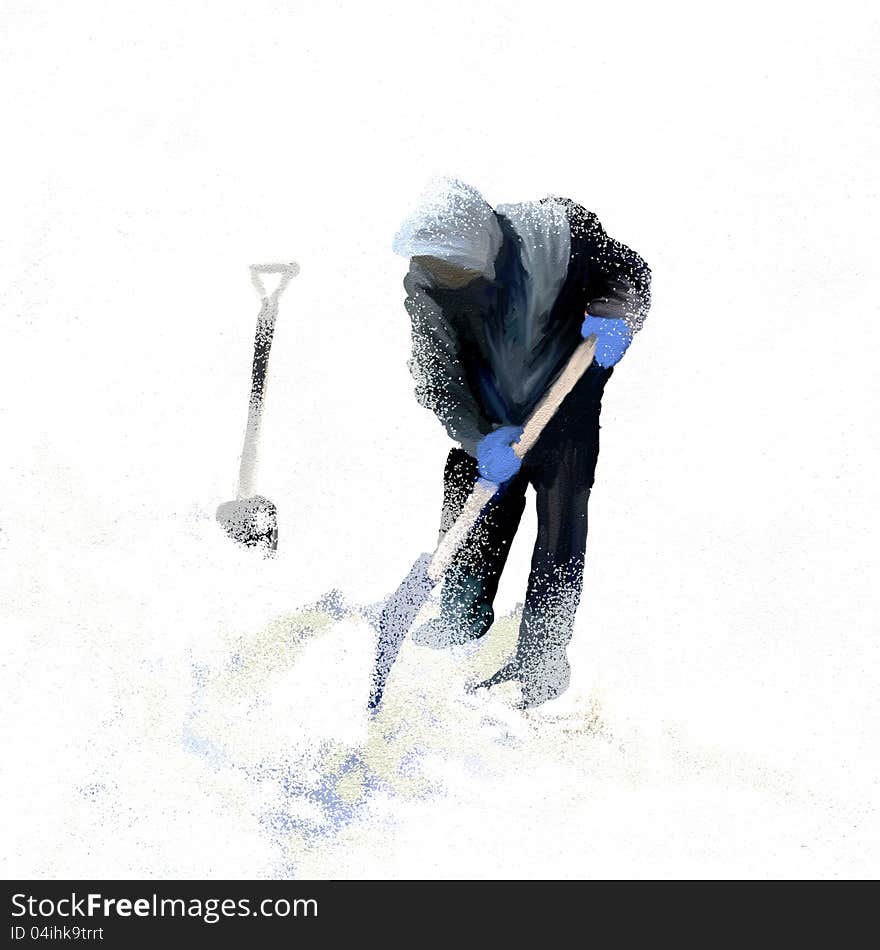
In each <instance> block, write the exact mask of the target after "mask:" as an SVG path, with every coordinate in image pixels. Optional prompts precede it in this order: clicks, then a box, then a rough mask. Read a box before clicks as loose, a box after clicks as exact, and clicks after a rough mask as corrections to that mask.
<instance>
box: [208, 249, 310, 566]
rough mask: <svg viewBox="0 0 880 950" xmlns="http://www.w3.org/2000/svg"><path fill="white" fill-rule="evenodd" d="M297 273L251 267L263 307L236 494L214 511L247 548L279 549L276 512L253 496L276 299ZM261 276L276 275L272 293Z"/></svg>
mask: <svg viewBox="0 0 880 950" xmlns="http://www.w3.org/2000/svg"><path fill="white" fill-rule="evenodd" d="M298 273H299V265H297V264H294V263H293V262H292V261H291V262H290V263H287V264H253V265H252V266H251V283H253V285H254V289H255V290H256V291H257V293H258V294H259V295H260V298H261V299H262V301H263V305H262V307H261V308H260V314H259V316H258V317H257V333H256V337H255V339H254V364H253V369H252V371H251V397H250V403H249V405H248V418H247V426H246V428H245V431H244V446H243V448H242V450H241V468H240V469H239V473H238V491H237V492H236V495H235V498H234V499H233V500H232V501H227V502H224V503H223V504H222V505H220V507H219V508H218V509H217V521H219V522H220V524H221V525H222V526H223V528H224V530H225V531H226V533H227V534H228V535H229V536H230V537H231V538H232V539H233V540H234V541H238V542H239V543H240V544H244V545H247V546H248V547H256V546H261V547H262V548H264V549H265V550H267V551H275V550H276V549H277V548H278V511H277V509H276V508H275V505H273V504H272V502H271V501H269V499H268V498H265V497H263V495H257V494H255V493H254V482H255V481H256V475H257V449H258V447H259V441H260V422H261V419H262V414H263V399H264V396H265V392H266V372H267V370H268V368H269V350H270V348H271V346H272V335H273V333H274V331H275V318H276V317H277V316H278V298H279V297H280V296H281V294H282V293H283V291H284V288H285V287H287V285H288V284H289V283H290V281H291V279H292V278H293V277H296V275H297V274H298ZM264 274H278V275H279V278H280V279H279V281H278V286H277V287H276V288H275V290H274V291H272V293H271V294H267V293H266V288H265V286H264V284H263V275H264Z"/></svg>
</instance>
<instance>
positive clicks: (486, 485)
mask: <svg viewBox="0 0 880 950" xmlns="http://www.w3.org/2000/svg"><path fill="white" fill-rule="evenodd" d="M595 353H596V337H595V335H593V336H589V337H587V338H586V339H585V340H583V341H582V342H581V343H579V344H578V348H577V349H576V350H575V351H574V353H572V354H571V356H570V357H569V360H568V362H567V363H566V364H565V367H564V368H563V370H562V372H561V373H560V374H559V376H557V377H556V379H555V381H554V382H553V384H552V385H551V386H550V388H549V389H548V390H547V392H546V393H544V396H543V397H542V399H541V401H540V402H539V403H538V405H537V406H535V408H534V409H533V410H532V412H531V415H530V416H529V418H528V419H526V422H525V425H524V426H523V433H522V435H521V436H520V437H519V441H517V442H514V443H513V452H514V454H515V455H516V456H517V458H523V457H524V456H525V454H526V453H527V452H528V451H529V450H530V449H531V448H532V447H533V446H534V444H535V443H536V442H537V441H538V439H539V438H540V436H541V433H542V432H543V431H544V427H545V426H546V425H547V423H548V422H549V421H550V420H551V419H552V418H553V416H554V414H555V413H556V410H557V409H558V408H559V407H560V406H561V405H562V401H563V399H565V397H566V396H567V395H568V394H569V393H570V392H571V391H572V389H574V387H575V385H576V384H577V381H578V380H579V379H580V378H581V376H583V375H584V373H585V372H586V371H587V367H588V366H589V365H590V364H591V363H592V362H593V356H594V355H595ZM497 491H498V485H496V484H495V482H490V481H488V480H487V479H485V478H481V479H479V480H478V481H477V484H476V485H474V487H473V489H472V491H471V493H470V495H469V496H468V500H467V501H466V502H465V505H464V508H462V510H461V514H460V515H459V516H458V518H456V520H455V524H453V525H452V527H451V528H450V529H449V530H448V531H447V532H446V534H444V535H443V538H442V540H441V541H440V543H439V544H438V545H437V550H436V551H435V552H434V556H433V557H432V558H431V563H430V564H429V565H428V577H429V578H430V579H431V580H432V581H434V582H435V583H436V582H438V581H439V580H440V578H441V577H442V576H443V574H444V573H445V572H446V568H447V567H449V565H450V563H451V562H452V559H453V558H454V557H455V554H456V552H457V551H458V549H459V548H460V547H461V545H462V544H464V541H465V538H467V536H468V534H470V531H471V528H473V526H474V525H475V524H476V523H477V521H478V520H479V517H480V515H481V514H482V511H483V509H484V508H485V507H486V505H487V504H488V503H489V502H490V501H491V500H492V497H493V496H494V494H495V492H497Z"/></svg>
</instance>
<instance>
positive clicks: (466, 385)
mask: <svg viewBox="0 0 880 950" xmlns="http://www.w3.org/2000/svg"><path fill="white" fill-rule="evenodd" d="M394 250H395V252H396V253H398V254H401V255H403V256H405V257H408V258H409V259H410V268H409V273H408V274H407V276H406V279H405V281H404V287H405V288H406V291H407V299H406V309H407V311H408V312H409V315H410V317H411V320H412V335H413V356H412V359H411V361H410V364H409V365H410V369H411V371H412V374H413V376H414V378H415V380H416V396H417V398H418V400H419V402H420V403H421V404H422V405H423V406H426V407H427V408H429V409H431V410H432V411H433V412H434V413H436V415H437V416H438V418H439V419H440V421H441V422H442V423H443V424H444V426H445V427H446V430H447V431H448V432H449V434H450V436H451V437H452V438H453V439H454V440H455V441H456V442H458V444H459V446H460V448H453V449H452V450H451V451H450V453H449V457H448V460H447V463H446V469H445V472H444V504H443V513H442V519H441V529H440V530H441V537H442V536H443V534H444V532H445V531H446V530H448V529H449V528H450V526H451V525H452V524H453V522H454V521H455V520H456V518H457V517H458V515H459V514H460V512H461V510H462V508H463V506H464V505H465V501H466V499H467V497H468V494H469V492H470V491H471V489H472V488H473V487H474V485H475V484H476V483H477V482H478V480H479V479H480V478H482V479H486V480H488V481H489V482H493V483H496V484H498V485H501V486H502V490H501V491H499V492H498V493H497V494H496V495H495V497H494V498H493V499H492V500H491V502H490V503H489V504H488V505H487V506H486V508H485V510H484V513H483V515H482V517H481V519H480V521H479V523H478V524H477V525H476V527H475V528H474V529H473V530H472V531H471V532H470V534H469V536H468V540H467V543H466V544H465V545H464V546H463V547H462V548H461V549H460V550H459V551H458V552H457V554H456V555H455V558H454V559H453V561H452V563H451V565H450V566H449V567H448V568H447V570H446V573H445V580H444V585H443V590H442V594H441V601H440V616H439V617H438V618H437V619H436V620H432V621H430V622H429V623H426V624H424V625H423V626H421V627H420V628H418V629H417V630H416V631H415V633H414V635H413V636H414V639H415V640H416V641H417V642H419V643H421V644H423V645H427V646H433V647H446V646H451V645H454V644H460V643H465V642H467V641H469V640H474V639H477V638H479V637H482V636H483V635H484V634H485V633H486V632H487V630H488V629H489V627H490V626H491V625H492V622H493V619H494V612H493V608H492V603H493V600H494V598H495V594H496V591H497V589H498V582H499V579H500V575H501V571H502V570H503V568H504V563H505V561H506V559H507V555H508V552H509V550H510V546H511V543H512V541H513V537H514V534H515V533H516V529H517V527H518V525H519V521H520V518H521V516H522V513H523V509H524V507H525V492H526V488H527V487H528V485H529V484H531V485H533V486H534V488H535V492H536V496H537V511H538V537H537V541H536V543H535V549H534V554H533V556H532V566H531V574H530V576H529V583H528V590H527V593H526V599H525V607H524V610H523V616H522V622H521V625H520V631H519V641H518V645H517V649H516V652H515V654H514V656H513V657H512V658H511V659H510V661H509V662H508V663H506V664H505V665H503V666H502V668H501V669H500V670H498V672H496V673H495V674H494V675H493V676H491V677H490V678H489V679H487V680H485V681H484V682H483V683H480V684H479V686H485V687H490V686H494V685H496V684H498V683H502V682H505V681H509V680H515V681H517V682H518V683H519V684H520V687H521V689H522V702H523V705H524V706H536V705H538V704H540V703H543V702H545V701H547V700H549V699H553V698H555V697H556V696H558V695H560V694H561V693H562V692H563V691H564V690H565V689H566V688H567V686H568V683H569V675H570V669H569V664H568V659H567V656H566V646H567V644H568V642H569V640H570V639H571V635H572V631H573V625H574V618H575V612H576V610H577V606H578V602H579V599H580V592H581V586H582V581H583V569H584V552H585V549H586V541H587V502H588V500H589V496H590V489H591V487H592V484H593V476H594V472H595V468H596V461H597V457H598V453H599V413H600V408H601V399H602V391H603V389H604V387H605V383H606V382H607V380H608V378H609V377H610V376H611V373H612V371H613V367H614V365H615V364H616V363H617V362H618V361H619V360H620V358H621V357H622V356H623V354H624V353H625V352H626V349H627V347H628V346H629V344H630V342H631V340H632V337H633V335H634V334H635V332H636V331H637V330H639V329H640V328H641V326H642V324H643V322H644V320H645V316H646V314H647V311H648V308H649V306H650V270H649V268H648V266H647V265H646V264H645V262H644V261H643V260H642V259H641V258H640V257H639V256H638V255H637V254H636V253H634V252H633V251H631V250H630V249H629V248H627V247H625V246H624V245H622V244H620V243H618V242H617V241H614V240H613V239H611V238H609V237H608V235H607V234H606V233H605V231H604V230H603V228H602V226H601V224H600V223H599V221H598V219H597V218H596V216H595V215H594V214H592V213H590V212H588V211H586V210H585V209H584V208H582V207H581V206H580V205H577V204H575V203H574V202H573V201H570V200H568V199H561V198H546V199H544V200H543V201H531V202H525V203H522V204H513V205H501V206H499V207H498V208H497V209H493V208H492V207H491V206H490V205H489V204H488V203H487V202H486V201H485V199H484V198H483V197H482V196H481V195H480V194H479V193H478V192H477V191H476V190H475V189H473V188H471V187H470V186H468V185H466V184H464V183H462V182H459V181H456V180H444V181H442V182H440V183H439V185H438V187H436V188H435V189H434V190H433V191H432V192H430V193H429V194H428V195H426V196H425V197H424V199H423V201H422V203H421V206H420V207H419V209H418V210H417V212H416V213H415V214H414V215H413V216H412V217H411V218H410V219H409V220H408V221H407V222H406V223H405V224H404V225H403V227H402V228H401V230H400V231H399V232H398V234H397V236H396V238H395V242H394ZM587 337H594V338H595V346H596V349H595V358H594V360H593V362H592V364H591V365H590V366H589V368H588V369H587V370H586V372H585V373H583V375H582V376H581V378H580V379H579V381H578V382H577V384H576V385H575V387H574V389H573V390H572V391H571V392H570V393H569V395H568V396H567V397H566V398H565V400H564V401H563V402H562V404H561V406H560V408H559V410H558V412H556V413H555V415H554V416H553V417H552V418H551V419H550V420H549V422H548V423H547V424H546V427H545V428H544V429H543V431H542V433H541V435H540V437H539V439H538V441H537V442H536V443H535V445H534V447H533V448H532V449H531V450H530V451H529V453H528V455H527V456H526V457H525V458H523V459H521V458H520V457H519V455H518V454H517V453H516V452H515V451H514V449H513V445H514V444H515V443H516V442H517V440H518V439H519V437H520V435H521V434H522V432H523V424H524V422H525V421H526V419H527V418H528V417H529V416H530V414H531V413H532V412H533V410H534V409H535V407H536V405H537V404H538V403H539V401H540V399H541V397H542V395H543V394H544V393H545V391H546V390H547V389H548V387H549V386H550V384H551V383H552V382H553V380H554V379H555V378H556V377H557V376H558V375H559V374H560V372H561V371H562V369H563V367H564V366H565V364H566V362H567V361H568V360H569V358H570V357H571V356H572V354H573V353H574V351H575V350H576V348H577V347H578V345H579V344H580V343H581V341H582V339H584V338H587Z"/></svg>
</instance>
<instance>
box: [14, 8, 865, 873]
mask: <svg viewBox="0 0 880 950" xmlns="http://www.w3.org/2000/svg"><path fill="white" fill-rule="evenodd" d="M343 6H344V8H345V11H344V13H345V15H344V22H345V24H346V26H347V29H346V30H342V29H340V28H339V10H337V8H336V7H333V6H324V5H319V4H315V5H305V4H302V5H300V4H289V3H287V4H274V3H268V2H266V3H257V2H254V3H251V4H248V5H247V13H245V12H243V10H242V11H236V10H233V9H232V8H231V7H226V6H224V5H221V4H213V3H212V4H207V3H206V4H205V5H204V8H200V6H199V4H191V5H189V4H188V5H186V6H185V8H181V6H180V5H179V4H170V3H168V4H164V3H154V4H151V5H150V6H149V8H146V7H145V8H143V9H140V10H136V9H134V8H131V9H123V6H120V5H109V4H108V5H104V4H100V3H94V4H77V5H74V6H71V7H63V6H59V5H57V4H51V5H50V4H41V3H39V2H30V3H28V4H21V5H15V4H6V5H5V7H8V8H9V10H8V16H7V15H6V13H7V11H6V9H4V24H5V26H6V28H5V29H4V36H3V38H2V40H0V44H2V47H3V49H2V52H3V56H2V58H0V63H2V65H0V69H2V80H3V89H4V96H3V102H2V104H0V109H2V110H3V118H4V128H6V129H7V130H10V129H12V130H14V134H10V136H9V138H10V141H11V142H13V143H14V147H10V148H8V149H7V151H6V153H5V155H4V166H5V168H6V171H5V173H4V177H3V179H2V181H0V206H2V207H3V223H2V228H0V313H2V321H3V324H2V325H3V330H2V345H0V388H2V393H0V444H2V446H3V458H2V463H0V635H2V645H3V652H2V675H3V684H4V685H3V690H2V697H3V699H2V703H3V709H2V717H0V731H2V739H3V745H2V749H3V755H2V758H0V768H2V772H3V786H4V805H3V813H2V822H3V830H2V840H3V848H2V855H3V868H2V870H3V873H4V874H5V875H7V876H25V875H35V876H48V875H58V876H60V875H67V876H80V877H88V876H96V877H114V876H126V875H130V876H149V877H158V878H161V877H183V876H194V877H201V876H205V877H208V876H216V877H221V876H222V877H236V876H242V877H249V876H263V875H266V876H269V875H275V876H284V875H296V876H301V877H308V876H328V877H338V876H379V877H385V876H405V875H408V876H452V875H455V876H530V875H535V876H538V875H541V876H574V877H590V876H595V877H608V876H682V875H687V876H700V877H705V876H713V875H714V876H813V875H819V876H825V877H830V876H847V875H849V876H854V875H858V876H876V874H877V873H878V871H880V851H878V846H880V819H878V814H877V801H878V791H880V787H878V786H880V755H878V742H877V734H878V726H880V690H878V689H877V671H878V670H880V640H878V637H877V628H878V623H877V613H878V611H877V600H878V598H877V589H876V587H877V585H876V581H875V573H876V537H877V528H878V506H877V503H876V485H877V473H878V466H880V443H878V431H877V425H876V407H877V405H878V402H880V392H878V374H877V370H876V367H877V365H878V362H880V359H878V358H880V320H878V319H877V301H878V299H880V279H878V272H877V267H876V260H875V257H876V247H877V246H878V244H880V240H878V238H880V235H878V233H877V222H878V221H880V216H878V214H877V210H878V207H877V195H876V185H875V176H876V171H875V169H876V154H877V151H878V148H877V146H878V144H880V133H878V125H877V121H876V111H875V104H876V96H877V87H878V82H877V78H878V76H877V65H876V57H875V55H874V51H875V50H876V46H877V39H878V36H877V21H876V17H875V16H874V15H873V12H872V7H871V5H869V4H861V3H842V4H835V5H834V7H833V8H829V9H827V10H826V9H825V8H822V9H816V10H812V9H811V8H810V5H807V7H804V5H803V4H799V5H797V6H796V7H794V6H792V8H791V9H792V11H796V15H792V14H791V13H790V11H789V10H787V9H786V8H787V7H788V5H787V4H779V5H774V4H760V5H756V6H755V7H754V8H751V7H750V5H749V4H745V5H743V4H737V5H736V6H735V7H734V6H732V7H730V9H729V10H726V9H724V8H718V7H717V6H715V7H713V8H711V10H710V8H709V7H705V5H703V6H698V5H693V6H692V5H689V4H675V3H673V4H661V5H656V4H645V5H643V6H642V5H636V6H637V9H630V7H629V6H627V7H626V8H624V7H620V8H612V7H609V6H608V5H605V6H604V7H603V9H602V10H592V9H591V8H590V7H589V5H585V4H582V3H578V4H565V3H555V2H552V0H551V2H547V3H543V4H540V5H537V6H536V5H525V4H523V5H519V4H516V3H509V2H506V3H504V4H501V3H497V4H495V3H487V4H484V5H483V4H481V5H479V6H478V7H475V6H474V5H473V4H470V3H464V2H462V3H460V4H459V3H455V2H453V3H448V4H444V5H443V10H444V16H443V17H442V18H438V17H437V16H436V15H434V14H432V13H431V11H432V10H434V9H435V5H427V4H426V5H424V9H422V8H421V7H418V5H415V6H413V5H409V6H408V8H407V11H408V12H407V16H406V17H400V16H398V15H397V14H396V13H395V5H393V4H387V5H383V4H364V5H355V4H346V5H343ZM756 18H759V22H760V28H758V27H757V26H756V23H757V22H758V20H757V19H756ZM366 37H369V42H367V41H366V40H365V38H366ZM452 50H454V51H455V55H454V57H453V58H452V60H451V59H450V56H451V55H452V54H451V52H450V51H452ZM432 173H452V174H457V175H459V176H460V177H462V178H463V179H465V180H467V181H471V182H473V183H474V184H475V185H476V186H477V187H479V188H481V189H482V190H484V191H485V193H486V195H487V197H488V198H489V199H490V200H492V201H494V202H502V201H512V200H518V199H523V198H530V197H539V196H541V195H543V194H545V193H546V192H548V191H552V192H556V193H561V194H568V195H571V196H572V197H573V198H576V199H577V200H579V201H581V202H582V203H584V204H585V205H587V206H588V207H590V208H591V209H593V210H595V211H596V212H597V213H598V214H599V216H600V218H601V219H602V221H603V223H604V224H605V226H606V227H607V229H608V230H609V232H610V233H611V234H613V235H614V236H615V237H619V238H620V239H621V240H623V241H625V242H626V243H629V244H631V245H632V246H633V247H634V248H636V249H637V250H638V251H639V252H640V253H641V254H642V255H643V256H644V257H645V258H646V260H648V261H649V263H650V264H651V266H652V268H653V270H654V290H655V299H654V306H653V309H652V311H651V314H650V316H649V319H648V322H647V325H646V327H645V329H644V331H643V332H642V333H641V334H640V335H639V337H638V339H637V340H636V341H635V343H634V344H633V346H632V348H631V350H630V352H629V353H628V354H627V356H626V358H625V360H624V361H623V362H622V363H621V365H620V367H619V368H618V370H617V371H616V372H615V375H614V378H613V380H612V381H611V383H610V384H609V387H608V390H607V396H606V400H605V405H604V408H603V430H602V438H603V447H602V453H601V456H600V460H599V470H598V474H597V483H596V488H595V490H594V495H593V500H592V502H591V511H590V539H589V551H588V556H589V564H588V568H587V576H586V584H585V593H584V600H583V603H582V606H581V610H580V614H579V619H578V629H577V634H576V637H575V639H574V641H573V645H572V661H573V667H574V679H573V685H572V688H571V690H570V691H569V692H568V693H567V694H566V695H565V696H564V697H563V698H561V699H560V700H559V701H557V702H555V703H552V704H549V705H548V706H546V707H544V708H542V709H540V710H537V711H534V712H531V713H528V714H524V713H521V712H517V711H516V710H514V709H513V708H512V707H511V705H510V703H509V702H508V700H509V699H510V697H505V696H504V695H499V696H494V697H493V696H489V697H486V696H481V697H473V696H468V695H467V694H466V693H465V691H464V689H463V685H464V683H465V682H466V681H467V680H468V678H469V677H470V676H472V675H474V673H476V672H478V671H488V670H489V669H490V668H491V666H492V664H493V663H494V662H498V661H500V659H501V657H502V656H503V655H504V652H505V650H506V649H507V648H508V647H509V645H510V642H511V638H512V637H513V636H514V630H515V610H516V604H517V602H518V601H519V600H521V599H522V596H523V592H524V589H525V580H526V575H527V571H528V559H529V553H530V550H529V549H530V541H531V538H532V537H533V535H534V529H535V523H534V514H533V513H531V511H530V512H529V513H527V516H526V518H525V519H524V521H523V525H522V527H521V529H520V533H519V535H518V537H517V540H516V543H515V546H514V549H513V552H512V554H511V560H510V563H509V565H508V568H507V570H506V572H505V577H504V578H503V581H502V588H501V591H500V594H499V602H498V614H499V617H500V618H501V619H500V620H499V622H498V623H497V624H496V627H495V628H494V629H493V631H492V632H491V633H490V634H489V636H488V638H487V639H486V641H485V642H484V643H482V644H480V645H478V646H477V647H474V648H471V649H470V651H468V650H461V651H459V652H457V653H451V654H442V653H434V652H432V651H428V650H424V649H421V648H418V647H416V646H414V645H413V644H407V645H406V647H405V648H404V651H403V653H402V654H401V657H400V661H399V663H398V665H397V667H396V668H395V671H394V674H393V678H392V681H391V683H390V685H389V691H388V694H387V699H386V705H385V707H384V709H383V711H382V713H381V714H380V715H379V716H378V717H376V719H374V720H370V719H368V717H367V715H366V713H365V710H364V701H365V699H366V695H367V690H368V685H369V671H370V660H371V652H372V645H373V640H372V637H373V633H372V631H371V629H370V627H369V624H368V623H367V621H366V619H365V614H364V612H363V611H364V610H365V609H366V608H369V607H370V606H371V605H374V604H375V603H377V602H379V601H380V600H381V599H382V598H383V597H384V596H386V595H387V594H388V593H389V592H390V591H392V590H393V589H394V588H395V587H396V585H397V583H398V582H399V580H400V579H401V578H402V577H403V575H404V574H405V573H406V571H407V570H408V569H409V566H410V564H411V563H412V561H413V559H414V558H415V557H416V555H418V554H419V553H420V552H421V551H423V550H425V549H427V548H430V546H431V544H432V542H433V540H434V539H435V537H436V531H437V521H438V517H439V507H440V496H441V472H442V466H443V461H444V457H445V453H446V451H447V449H448V444H447V441H446V438H445V436H444V434H443V432H442V430H441V428H440V427H439V425H437V424H436V422H435V421H434V420H433V419H432V418H431V417H430V415H429V414H427V413H425V412H424V411H423V410H421V409H420V408H419V407H418V406H417V405H416V404H415V400H414V399H413V397H412V384H411V380H410V379H409V376H408V372H407V369H406V358H407V355H408V348H409V339H408V327H407V320H406V315H405V313H404V311H403V309H402V306H401V298H402V290H401V287H400V281H401V278H402V263H401V262H400V261H399V260H396V259H395V258H394V257H393V256H392V255H391V253H390V250H389V245H390V239H391V236H392V235H393V233H394V230H395V228H396V226H397V224H398V223H399V221H400V220H401V219H402V217H403V216H404V214H405V212H406V211H407V210H408V206H409V204H410V202H411V201H412V199H413V198H414V196H415V195H416V194H417V193H418V191H419V190H420V188H421V186H422V185H423V184H424V181H425V178H426V177H427V176H428V175H429V174H432ZM279 258H294V259H296V260H298V261H299V263H300V264H301V266H302V273H301V275H300V276H299V277H297V278H296V280H295V281H294V282H293V283H292V285H291V287H290V288H289V290H288V291H287V294H286V296H285V297H284V298H283V300H282V304H281V312H280V316H279V321H278V328H277V334H276V339H275V344H274V350H273V354H272V359H271V364H270V381H269V389H268V404H267V416H266V420H265V427H264V433H263V434H264V446H265V452H264V456H263V464H262V469H261V477H260V483H259V484H260V490H261V491H262V492H263V493H264V494H266V495H267V496H268V497H269V498H271V499H272V500H273V501H274V502H275V503H276V504H277V506H278V509H279V513H280V519H281V535H280V546H279V552H278V556H277V557H276V558H274V559H270V560H266V559H262V558H260V557H258V556H255V555H254V553H253V552H247V551H240V550H239V549H238V548H236V547H235V546H234V545H233V544H232V543H231V542H229V541H228V540H227V539H226V538H225V537H224V536H223V535H222V533H221V532H220V531H219V529H218V528H217V526H216V525H215V523H214V521H213V511H214V508H215V507H216V505H217V504H218V503H219V502H221V501H225V500H227V499H228V498H230V497H231V495H232V491H233V488H234V478H235V474H236V467H237V453H238V452H239V451H240V439H241V436H242V434H243V427H244V418H245V408H246V406H245V400H246V395H247V387H248V374H249V368H250V367H249V348H250V345H251V342H252V333H253V325H254V320H255V318H256V311H257V307H258V302H257V300H256V298H255V297H254V295H253V290H252V288H251V286H250V283H249V279H248V273H247V265H248V264H250V263H252V262H257V261H263V260H274V259H279ZM333 590H337V591H339V592H340V594H339V597H341V601H340V600H339V599H334V598H330V599H326V598H325V595H326V594H327V593H328V592H330V591H333Z"/></svg>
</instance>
